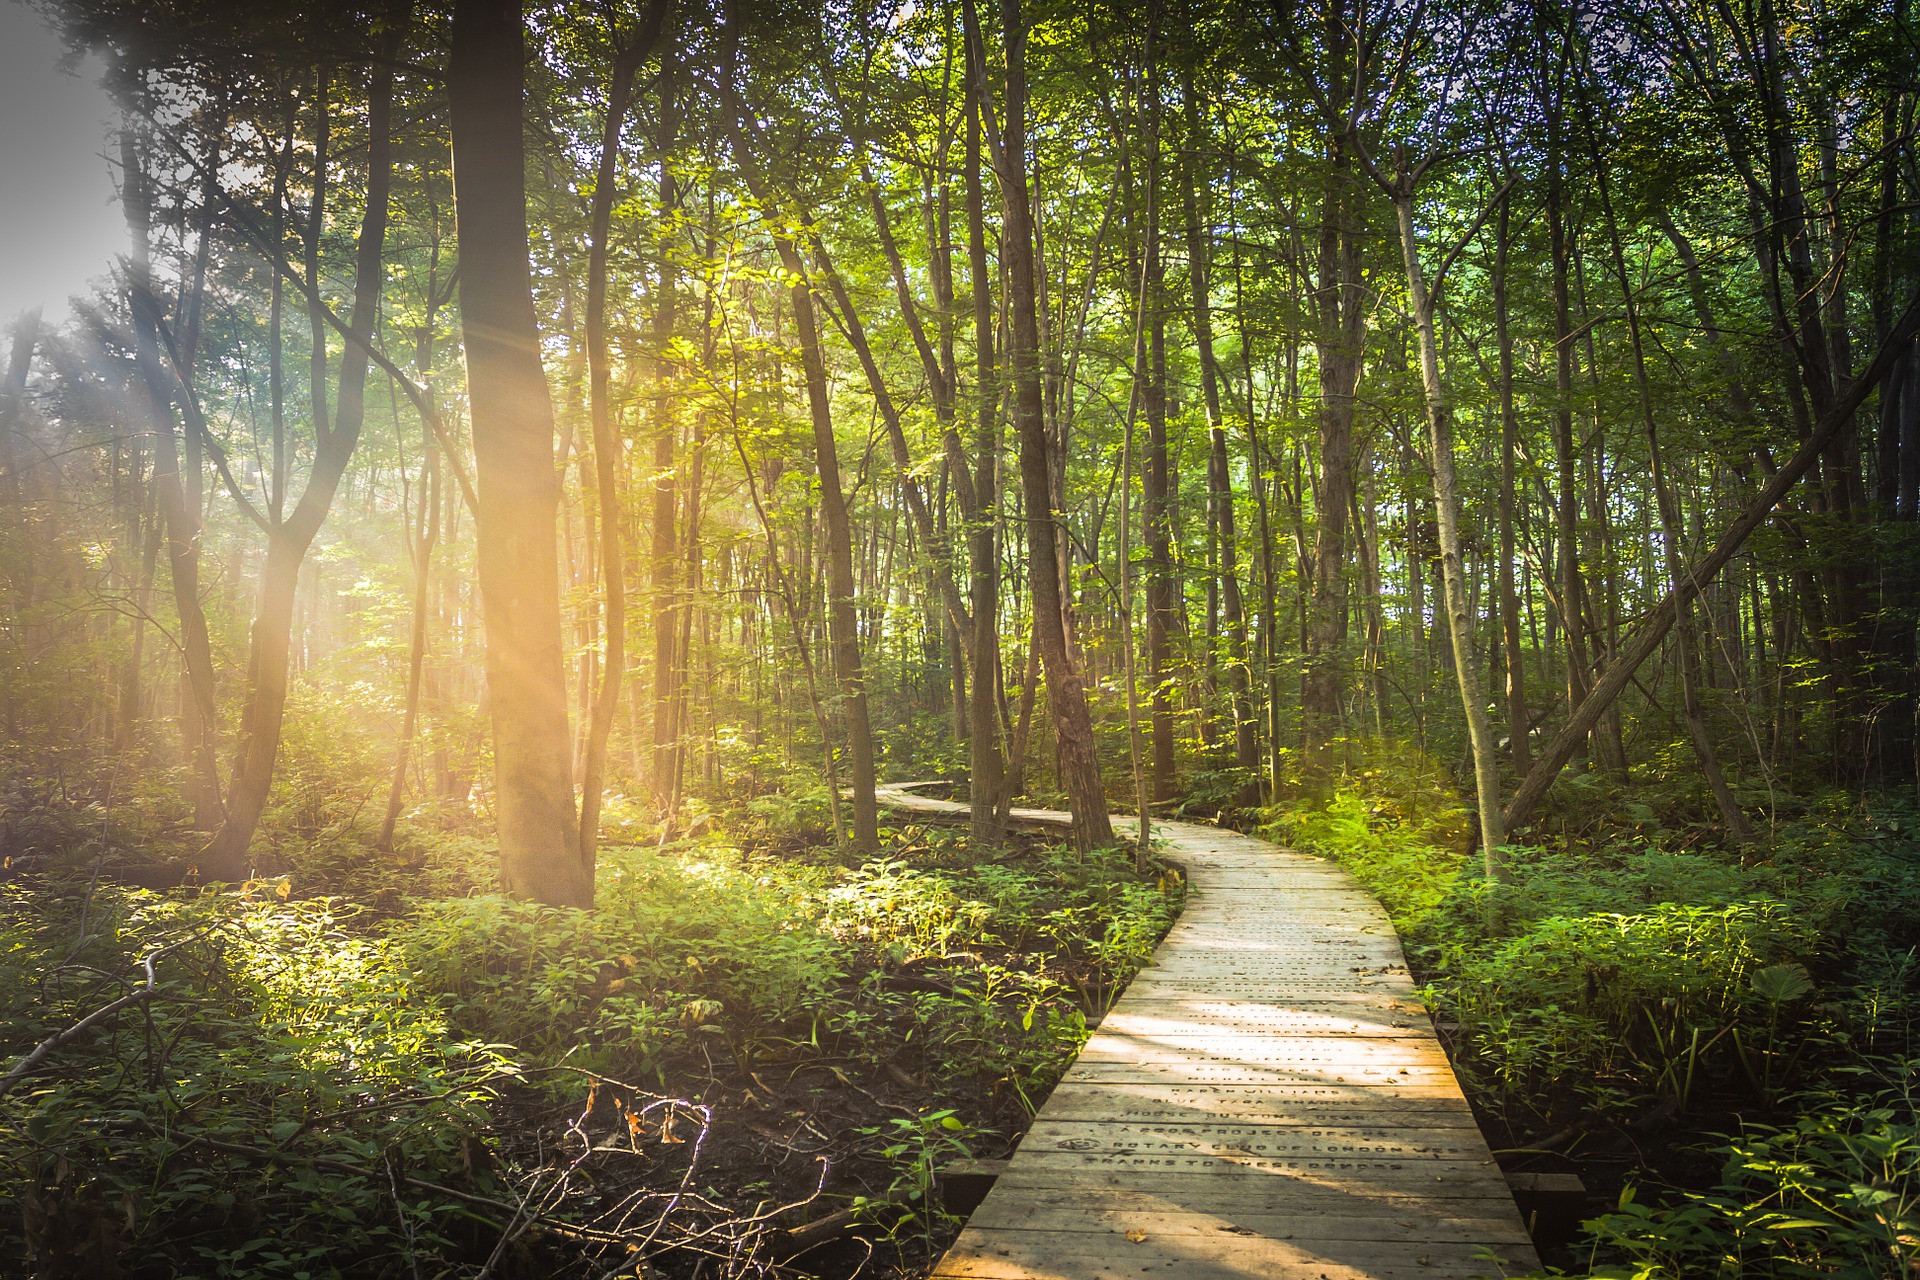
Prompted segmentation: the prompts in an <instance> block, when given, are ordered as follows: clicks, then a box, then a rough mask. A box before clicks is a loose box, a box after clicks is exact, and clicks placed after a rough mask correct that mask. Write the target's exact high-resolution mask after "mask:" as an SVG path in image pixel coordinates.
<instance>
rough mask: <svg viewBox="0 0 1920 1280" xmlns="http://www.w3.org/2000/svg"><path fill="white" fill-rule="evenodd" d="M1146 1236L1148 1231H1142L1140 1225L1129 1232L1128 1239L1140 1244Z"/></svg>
mask: <svg viewBox="0 0 1920 1280" xmlns="http://www.w3.org/2000/svg"><path fill="white" fill-rule="evenodd" d="M1146 1238H1147V1233H1146V1232H1144V1231H1142V1230H1141V1229H1140V1228H1138V1227H1135V1228H1134V1229H1133V1230H1131V1231H1129V1232H1127V1239H1129V1240H1131V1241H1133V1242H1134V1243H1135V1244H1139V1243H1140V1242H1142V1241H1143V1240H1145V1239H1146Z"/></svg>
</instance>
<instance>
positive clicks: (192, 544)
mask: <svg viewBox="0 0 1920 1280" xmlns="http://www.w3.org/2000/svg"><path fill="white" fill-rule="evenodd" d="M120 155H121V162H122V170H123V172H124V174H125V186H124V188H123V194H122V201H121V202H122V204H123V205H125V207H126V214H127V229H128V231H129V232H130V233H131V235H132V241H133V252H132V254H131V256H130V259H129V262H128V273H127V274H128V280H127V286H128V295H129V302H130V304H131V310H132V312H133V331H134V344H135V356H136V358H137V362H138V367H139V370H140V379H141V382H142V383H143V384H145V387H146V391H147V408H148V412H149V414H150V416H151V423H150V430H151V438H152V440H153V486H154V490H155V496H156V498H157V500H158V502H159V506H160V511H161V514H162V516H163V517H164V519H165V521H166V548H167V573H168V577H169V578H170V580H171V582H172V584H173V602H174V609H175V612H176V614H177V615H178V618H179V624H180V652H181V656H182V659H183V662H184V665H185V667H186V692H187V697H186V699H185V702H186V706H185V707H184V708H183V713H182V715H181V722H182V726H181V727H182V729H183V737H184V740H185V745H186V748H187V756H188V762H189V776H190V778H191V796H190V799H191V801H192V804H193V818H194V826H195V827H196V828H197V829H199V830H201V831H209V832H210V831H214V830H217V829H218V828H219V826H220V824H221V821H222V819H223V817H224V805H223V803H222V801H221V796H220V769H219V764H218V756H217V750H216V748H217V741H218V725H219V712H218V710H217V708H216V703H215V684H214V672H213V644H212V640H211V638H210V637H209V635H208V633H207V615H206V612H205V610H204V609H203V608H202V607H201V604H200V508H199V505H198V504H197V503H190V502H189V501H188V497H187V491H188V486H187V483H186V480H185V477H184V476H183V475H182V474H181V467H180V442H179V437H178V436H177V435H176V434H175V430H174V416H173V403H172V393H171V390H170V388H169V385H168V381H167V377H166V374H165V372H164V371H163V370H162V368H161V366H160V343H159V320H160V304H159V303H158V301H156V300H155V298H154V296H153V279H152V264H151V258H150V251H149V249H148V242H147V235H148V231H149V228H150V225H151V219H152V213H153V209H152V196H151V194H150V193H149V191H148V189H147V178H146V174H145V171H144V170H143V168H142V167H141V163H140V157H139V154H138V152H137V151H136V149H135V146H134V139H133V134H132V133H131V132H126V133H123V134H122V135H121V140H120ZM220 870H223V869H221V868H212V867H208V868H204V873H205V874H207V875H208V876H209V878H218V877H217V875H216V873H217V872H218V871H220Z"/></svg>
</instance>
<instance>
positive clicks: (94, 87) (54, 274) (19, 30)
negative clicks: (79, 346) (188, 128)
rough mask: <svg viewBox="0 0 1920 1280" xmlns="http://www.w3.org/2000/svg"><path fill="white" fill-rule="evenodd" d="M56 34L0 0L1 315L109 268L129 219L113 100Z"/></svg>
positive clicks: (47, 305) (61, 297) (92, 68)
mask: <svg viewBox="0 0 1920 1280" xmlns="http://www.w3.org/2000/svg"><path fill="white" fill-rule="evenodd" d="M65 53H66V50H65V47H64V46H63V45H62V43H61V41H60V38H59V36H57V35H56V34H55V33H54V32H53V31H51V30H49V29H48V27H47V26H46V24H45V23H44V22H42V20H41V18H40V16H39V15H38V14H36V13H35V12H34V11H33V10H31V9H29V8H28V7H27V6H26V5H25V4H23V3H21V2H20V0H0V121H4V122H5V123H4V124H0V175H4V177H0V227H4V228H5V230H6V245H5V248H4V249H0V320H5V319H10V318H11V317H13V316H15V315H18V314H19V313H20V312H22V311H24V310H26V309H28V308H30V307H36V306H38V307H43V308H44V309H45V318H46V320H47V321H48V322H49V323H51V324H59V323H61V322H63V321H64V320H65V319H66V317H67V312H68V299H69V298H70V297H71V296H72V295H74V294H84V293H85V292H87V289H88V284H89V282H90V281H92V280H94V279H95V278H97V277H99V276H102V275H104V274H106V273H107V271H108V270H109V268H110V267H111V266H112V263H113V261H114V258H115V256H116V254H117V253H118V251H119V247H120V245H121V244H122V242H123V241H124V240H125V239H126V227H125V225H124V222H123V220H122V216H121V213H120V206H119V202H118V200H117V199H116V192H115V186H114V180H113V173H112V169H111V168H110V167H109V165H108V162H107V159H106V152H107V149H108V148H107V140H108V131H109V128H110V125H109V121H111V120H112V119H113V118H114V112H113V107H112V103H111V101H110V100H109V98H108V96H107V93H106V90H105V89H103V88H101V86H100V84H99V78H100V68H99V64H98V62H97V61H96V60H94V59H92V58H89V59H87V60H85V61H83V62H82V63H80V65H79V66H78V67H77V68H75V69H74V70H72V71H69V70H67V69H65V67H64V66H63V65H62V59H63V58H64V56H65Z"/></svg>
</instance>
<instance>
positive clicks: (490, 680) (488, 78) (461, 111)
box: [447, 0, 593, 907]
mask: <svg viewBox="0 0 1920 1280" xmlns="http://www.w3.org/2000/svg"><path fill="white" fill-rule="evenodd" d="M525 60H526V55H525V46H524V37H523V33H522V20H521V12H520V3H519V0H456V3H455V5H454V10H453V48H452V56H451V57H450V59H449V61H448V67H447V96H448V101H449V104H450V106H451V108H452V126H453V128H452V132H453V165H454V183H455V186H454V215H455V220H456V224H457V227H458V231H459V236H460V320H461V329H462V333H463V336H464V339H465V343H466V364H467V397H468V403H469V405H470V406H471V413H472V418H473V448H474V462H475V468H476V470H477V472H478V475H477V481H478V486H479V494H478V496H479V512H478V519H477V524H478V526H479V528H478V549H479V575H478V576H479V582H480V595H481V601H482V608H483V609H484V611H485V617H486V627H487V691H488V702H489V704H490V708H491V717H492V721H493V733H494V778H495V800H494V804H495V811H496V814H497V816H498V822H499V832H500V874H501V881H502V885H503V887H504V888H505V889H506V890H507V892H508V893H509V894H511V895H513V896H514V897H517V898H523V899H532V900H535V901H539V902H545V903H549V904H552V905H555V906H575V907H586V906H591V905H592V903H593V867H592V865H591V864H590V863H589V862H588V861H587V860H586V859H585V858H584V857H583V856H582V855H581V850H580V829H579V824H578V821H577V815H576V812H575V809H574V800H573V769H572V760H571V753H570V749H569V748H570V743H569V737H568V731H567V692H566V676H565V673H564V670H563V667H562V656H561V634H560V563H559V549H558V541H557V538H556V536H555V527H554V523H555V518H556V516H557V515H558V512H559V499H560V492H559V480H558V477H557V476H556V474H555V471H554V426H553V403H552V400H551V398H550V395H549V393H548V389H547V380H546V372H545V370H544V369H543V368H542V367H541V363H540V334H539V326H538V322H537V320H536V318H535V316H534V310H533V292H532V281H531V278H530V275H529V270H528V262H527V254H528V236H527V198H526V173H525V147H524V139H523V136H522V121H521V98H522V96H523V93H524V90H525Z"/></svg>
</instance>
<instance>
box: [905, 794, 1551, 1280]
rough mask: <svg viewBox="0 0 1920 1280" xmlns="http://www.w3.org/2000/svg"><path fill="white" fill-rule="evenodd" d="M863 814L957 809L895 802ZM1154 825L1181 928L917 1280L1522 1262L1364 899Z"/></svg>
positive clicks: (1502, 1204)
mask: <svg viewBox="0 0 1920 1280" xmlns="http://www.w3.org/2000/svg"><path fill="white" fill-rule="evenodd" d="M882 798H883V799H884V800H885V801H887V802H889V803H892V804H895V805H898V806H900V807H903V808H909V809H917V810H920V811H922V812H933V811H948V812H951V811H953V810H957V809H962V808H963V807H964V806H960V805H955V804H952V803H951V802H948V801H941V800H932V799H928V798H925V797H921V796H917V795H914V794H913V793H912V792H911V791H910V790H907V789H903V788H888V789H885V791H884V795H883V797H882ZM1015 816H1016V817H1017V818H1019V819H1022V820H1025V821H1027V822H1032V823H1064V822H1065V821H1066V820H1067V815H1066V814H1064V813H1055V812H1052V811H1048V810H1016V811H1015ZM1116 825H1118V824H1116ZM1127 825H1129V826H1130V825H1131V824H1130V823H1129V824H1127ZM1154 830H1155V834H1156V835H1157V836H1159V837H1161V838H1162V839H1164V841H1165V845H1166V849H1167V852H1168V853H1169V855H1170V856H1172V857H1173V858H1174V859H1176V860H1177V861H1178V862H1180V863H1181V864H1182V865H1183V866H1185V867H1186V869H1187V874H1188V878H1189V885H1190V888H1189V892H1188V897H1187V906H1186V910H1185V912H1184V913H1182V915H1181V917H1180V920H1179V922H1178V923H1177V924H1175V925H1174V927H1173V930H1172V931H1171V932H1170V933H1168V935H1167V937H1166V940H1165V941H1164V942H1162V943H1161V944H1160V949H1159V951H1158V952H1156V953H1155V955H1154V958H1153V962H1152V963H1151V964H1150V965H1149V966H1148V967H1147V968H1145V969H1143V970H1142V971H1141V972H1140V974H1139V976H1138V977H1136V978H1135V979H1134V980H1133V984H1132V985H1131V986H1129V987H1128V988H1127V991H1126V994H1125V995H1124V996H1122V997H1121V999H1120V1002H1119V1003H1118V1004H1117V1005H1115V1006H1114V1009H1113V1011H1112V1012H1111V1013H1109V1014H1108V1015H1107V1017H1106V1019H1105V1020H1104V1021H1103V1022H1102V1023H1101V1024H1100V1029H1099V1030H1098V1031H1097V1032H1096V1033H1095V1034H1094V1036H1093V1038H1092V1039H1091V1040H1089V1041H1088V1042H1087V1047H1086V1049H1085V1050H1084V1051H1082V1052H1081V1054H1080V1056H1079V1058H1078V1059H1076V1060H1075V1061H1074V1064H1073V1066H1072V1067H1070V1068H1069V1069H1068V1071H1067V1074H1066V1076H1065V1078H1063V1079H1062V1080H1061V1082H1060V1086H1059V1088H1057V1089H1055V1090H1054V1092H1053V1096H1052V1097H1050V1098H1049V1099H1048V1100H1047V1103H1046V1105H1045V1106H1043V1107H1042V1108H1041V1109H1040V1114H1039V1115H1038V1116H1037V1117H1035V1119H1034V1122H1033V1128H1032V1129H1031V1130H1030V1131H1029V1132H1028V1134H1027V1137H1026V1140H1025V1141H1024V1142H1022V1143H1021V1145H1020V1149H1019V1151H1018V1152H1017V1153H1016V1154H1015V1156H1014V1159H1013V1163H1012V1165H1011V1166H1010V1167H1009V1169H1008V1170H1007V1172H1006V1173H1005V1174H1004V1175H1003V1176H1002V1177H1001V1178H1000V1180H999V1182H998V1183H996V1184H995V1186H994V1188H993V1190H992V1191H991V1192H990V1193H989V1194H988V1195H987V1198H986V1201H985V1203H983V1204H982V1205H981V1206H980V1208H979V1209H978V1210H977V1211H975V1213H974V1215H973V1217H972V1218H971V1219H970V1220H969V1221H968V1223H967V1227H966V1229H965V1230H964V1231H963V1232H962V1233H961V1235H960V1238H959V1240H957V1241H956V1242H955V1243H954V1246H953V1248H952V1249H951V1250H950V1251H949V1252H948V1254H947V1256H946V1257H945V1258H944V1259H943V1260H942V1261H941V1263H940V1265H939V1266H938V1267H937V1268H936V1269H935V1270H934V1273H933V1274H934V1277H935V1278H936V1280H961V1278H962V1277H965V1278H966V1280H1139V1278H1140V1277H1151V1276H1164V1277H1179V1280H1230V1278H1242V1277H1244V1278H1249V1280H1250V1278H1252V1277H1260V1278H1261V1280H1295V1278H1296V1277H1297V1278H1298V1280H1362V1278H1367V1280H1399V1277H1409V1278H1411V1277H1421V1278H1422V1280H1467V1278H1468V1277H1473V1276H1489V1277H1494V1276H1501V1275H1510V1274H1513V1273H1515V1272H1525V1271H1528V1270H1531V1269H1533V1268H1534V1267H1535V1266H1537V1265H1538V1264H1537V1260H1536V1258H1535V1256H1534V1252H1533V1246H1532V1245H1531V1244H1530V1243H1529V1242H1528V1239H1527V1233H1526V1230H1525V1229H1524V1227H1523V1226H1522V1224H1521V1222H1520V1216H1519V1212H1518V1211H1517V1210H1516V1209H1515V1208H1514V1203H1513V1196H1512V1194H1511V1193H1510V1192H1509V1190H1508V1189H1507V1184H1506V1180H1505V1179H1504V1178H1503V1177H1502V1175H1501V1173H1500V1169H1499V1166H1497V1165H1496V1164H1495V1163H1494V1161H1493V1157H1492V1155H1491V1154H1490V1153H1489V1152H1488V1150H1487V1144H1486V1141H1485V1140H1484V1139H1483V1138H1482V1137H1481V1136H1480V1130H1479V1129H1478V1128H1477V1127H1476V1126H1475V1125H1474V1122H1473V1116H1472V1114H1471V1113H1470V1112H1469V1111H1468V1109H1467V1103H1466V1099H1465V1098H1464V1097H1463V1096H1462V1095H1461V1092H1460V1085H1459V1082H1458V1081H1457V1080H1456V1079H1455V1078H1454V1075H1453V1069H1452V1068H1451V1067H1450V1066H1449V1065H1448V1064H1447V1059H1446V1055H1445V1054H1444V1053H1443V1052H1442V1051H1441V1048H1440V1043H1439V1041H1438V1040H1437V1039H1435V1037H1434V1033H1433V1026H1432V1024H1431V1023H1430V1022H1429V1021H1428V1019H1427V1015H1426V1012H1425V1010H1424V1009H1423V1008H1422V1007H1421V1005H1420V1004H1419V1002H1418V1001H1417V1000H1416V999H1415V998H1414V995H1413V986H1412V982H1411V980H1410V979H1409V977H1408V976H1407V966H1406V960H1405V958H1404V957H1403V956H1402V954H1401V951H1400V940H1399V938H1398V936H1397V935H1396V934H1395V933H1394V930H1393V926H1392V925H1391V924H1390V923H1388V921H1387V917H1386V913H1385V912H1384V911H1382V910H1381V909H1380V906H1379V904H1378V903H1376V902H1375V901H1374V900H1373V899H1372V898H1371V897H1370V896H1368V894H1366V893H1365V892H1364V891H1363V890H1361V889H1360V887H1359V886H1358V885H1356V884H1355V883H1354V882H1353V880H1352V878H1351V877H1349V876H1348V875H1347V874H1346V873H1345V872H1344V871H1342V870H1340V869H1339V868H1338V867H1336V866H1335V865H1333V864H1332V863H1330V862H1327V861H1324V860H1322V859H1319V858H1314V857H1309V856H1307V855H1304V854H1299V853H1294V852H1292V851H1290V850H1286V849H1281V848H1277V847H1276V846H1274V845H1271V844H1269V843H1267V842H1266V841H1264V840H1256V839H1253V838H1252V837H1250V836H1242V835H1235V834H1233V833H1232V832H1226V831H1218V830H1215V829H1213V828H1210V827H1198V826H1193V825H1190V824H1186V823H1173V822H1168V823H1158V824H1156V825H1155V828H1154Z"/></svg>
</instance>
